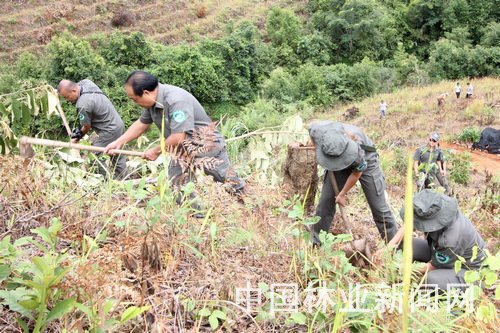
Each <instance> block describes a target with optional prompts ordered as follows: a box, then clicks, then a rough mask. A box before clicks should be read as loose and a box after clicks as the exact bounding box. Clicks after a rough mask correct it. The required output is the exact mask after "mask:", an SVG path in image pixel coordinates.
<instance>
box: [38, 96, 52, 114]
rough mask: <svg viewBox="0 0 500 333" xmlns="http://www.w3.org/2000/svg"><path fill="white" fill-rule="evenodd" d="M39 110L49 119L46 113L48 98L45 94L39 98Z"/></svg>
mask: <svg viewBox="0 0 500 333" xmlns="http://www.w3.org/2000/svg"><path fill="white" fill-rule="evenodd" d="M40 110H41V111H42V113H43V114H44V115H46V116H47V118H49V117H50V114H49V112H48V110H49V98H48V96H47V94H44V95H43V96H42V98H40Z"/></svg>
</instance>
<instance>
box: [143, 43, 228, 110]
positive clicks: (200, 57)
mask: <svg viewBox="0 0 500 333" xmlns="http://www.w3.org/2000/svg"><path fill="white" fill-rule="evenodd" d="M166 51H167V53H166V54H165V55H164V60H163V61H164V62H162V63H159V64H156V65H154V66H152V67H151V69H150V70H151V72H152V74H155V75H157V76H158V78H159V80H160V81H161V82H168V83H169V84H173V85H177V86H180V87H182V88H184V89H186V90H187V91H189V92H190V93H192V94H193V95H194V96H195V97H196V98H197V99H198V100H199V101H200V102H202V103H214V102H222V101H226V100H227V99H228V95H229V91H228V84H227V81H226V79H225V77H224V69H223V61H222V59H220V58H218V57H216V56H214V55H211V54H208V53H207V54H205V53H204V52H202V51H200V49H198V48H192V47H189V46H187V45H180V46H176V47H172V48H168V49H167V50H166Z"/></svg>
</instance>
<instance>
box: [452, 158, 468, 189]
mask: <svg viewBox="0 0 500 333" xmlns="http://www.w3.org/2000/svg"><path fill="white" fill-rule="evenodd" d="M450 163H451V168H450V172H449V173H450V179H451V180H452V181H454V182H455V183H457V184H463V185H467V184H468V183H469V181H470V171H471V169H472V163H471V155H470V154H469V153H466V152H463V153H458V154H450Z"/></svg>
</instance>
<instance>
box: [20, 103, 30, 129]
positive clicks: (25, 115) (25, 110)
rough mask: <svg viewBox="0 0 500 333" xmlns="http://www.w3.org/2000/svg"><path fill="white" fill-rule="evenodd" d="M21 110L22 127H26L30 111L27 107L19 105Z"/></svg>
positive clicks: (28, 122)
mask: <svg viewBox="0 0 500 333" xmlns="http://www.w3.org/2000/svg"><path fill="white" fill-rule="evenodd" d="M21 109H22V117H23V118H22V123H23V126H28V125H29V124H30V122H31V110H30V108H29V106H28V105H26V104H24V103H22V104H21Z"/></svg>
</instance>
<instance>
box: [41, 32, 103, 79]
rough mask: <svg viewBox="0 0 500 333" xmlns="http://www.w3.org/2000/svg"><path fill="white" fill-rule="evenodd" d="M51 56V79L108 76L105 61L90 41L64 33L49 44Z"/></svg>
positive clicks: (48, 50) (49, 56)
mask: <svg viewBox="0 0 500 333" xmlns="http://www.w3.org/2000/svg"><path fill="white" fill-rule="evenodd" d="M47 52H48V58H49V77H48V78H49V81H53V82H57V81H59V80H61V79H63V78H65V79H69V80H73V81H80V80H82V79H85V78H89V79H92V80H100V79H103V78H104V77H105V76H106V73H105V71H104V68H105V61H104V58H103V57H102V56H100V55H99V54H97V53H96V52H95V51H94V50H93V49H92V48H91V46H90V44H89V42H87V41H85V40H83V39H80V38H78V37H75V36H73V35H71V34H70V33H67V32H65V33H63V34H62V35H61V36H60V37H56V38H54V39H53V40H52V41H51V42H50V43H49V44H48V45H47Z"/></svg>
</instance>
